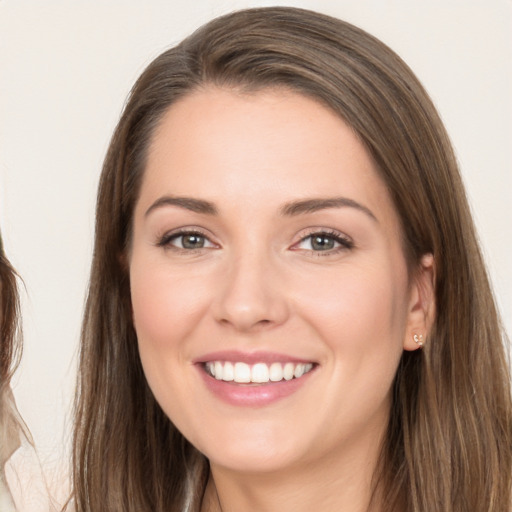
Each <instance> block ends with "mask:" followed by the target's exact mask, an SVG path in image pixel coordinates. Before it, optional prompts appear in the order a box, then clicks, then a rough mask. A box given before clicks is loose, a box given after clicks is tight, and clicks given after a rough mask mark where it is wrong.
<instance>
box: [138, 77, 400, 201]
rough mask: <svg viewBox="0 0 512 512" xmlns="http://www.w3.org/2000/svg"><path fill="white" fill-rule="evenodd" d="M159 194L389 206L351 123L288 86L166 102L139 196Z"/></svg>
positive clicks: (214, 91)
mask: <svg viewBox="0 0 512 512" xmlns="http://www.w3.org/2000/svg"><path fill="white" fill-rule="evenodd" d="M162 193H168V194H176V195H200V196H201V197H203V198H205V199H209V200H213V201H215V202H218V201H220V202H223V201H224V202H225V201H231V200H235V199H238V200H241V201H246V203H250V202H254V201H255V200H261V199H262V198H265V201H266V202H267V203H270V202H272V200H275V202H276V204H277V203H278V202H283V201H286V200H293V199H299V198H304V197H311V196H322V197H328V196H332V195H348V196H350V197H351V198H352V199H354V200H358V201H362V202H366V203H368V202H370V203H375V202H379V203H380V206H379V207H387V208H391V209H392V210H394V209H393V207H392V205H391V202H390V198H389V195H388V193H387V190H386V187H385V185H384V183H383V182H382V180H381V178H380V177H379V175H378V172H377V169H376V166H375V164H374V162H373V160H372V158H371V156H370V155H369V154H368V152H367V151H366V149H365V147H364V146H363V144H362V143H361V142H360V140H359V139H358V137H357V136H356V135H355V133H354V132H353V130H352V129H351V127H350V126H348V125H347V124H346V123H345V122H344V121H343V120H342V119H341V117H340V116H338V115H337V114H335V113H334V112H333V111H331V110H330V109H328V108H326V107H325V106H323V105H322V104H321V103H319V102H317V101H315V100H313V99H311V98H308V97H306V96H303V95H301V94H298V93H295V92H290V91H289V90H262V91H258V92H255V93H251V94H248V93H239V92H237V91H233V90H226V89H219V88H213V87H212V88H207V89H202V90H198V91H195V92H193V93H191V94H189V95H187V96H185V97H184V98H182V99H181V100H179V101H178V102H176V103H175V104H173V105H172V106H171V107H170V108H169V109H168V111H167V112H166V113H165V114H164V116H163V118H162V120H161V122H160V124H159V125H158V127H157V129H156V130H155V133H154V135H153V138H152V141H151V144H150V148H149V152H148V158H147V165H146V170H145V176H144V179H143V183H142V190H141V196H140V200H141V202H144V203H147V202H148V201H151V200H154V199H155V196H157V195H158V194H162Z"/></svg>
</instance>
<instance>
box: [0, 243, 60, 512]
mask: <svg viewBox="0 0 512 512" xmlns="http://www.w3.org/2000/svg"><path fill="white" fill-rule="evenodd" d="M16 279H17V276H16V272H15V271H14V269H13V267H12V266H11V264H10V263H9V260H8V259H7V257H6V255H5V252H4V248H3V243H2V238H1V237H0V510H2V512H16V511H17V512H28V511H30V512H37V511H41V512H48V511H50V510H55V509H54V508H53V505H52V503H51V500H50V498H49V493H48V489H47V486H46V483H45V481H44V478H43V474H42V471H41V466H40V464H39V459H38V457H37V455H36V452H35V450H34V446H33V442H32V437H31V435H30V432H29V430H28V428H27V426H26V425H25V423H24V421H23V419H22V418H21V416H20V414H19V412H18V409H17V408H16V403H15V401H14V397H13V394H12V390H11V378H12V375H13V373H14V371H15V370H16V368H17V366H18V364H19V361H20V357H21V326H20V314H19V309H20V308H19V298H18V290H17V285H16Z"/></svg>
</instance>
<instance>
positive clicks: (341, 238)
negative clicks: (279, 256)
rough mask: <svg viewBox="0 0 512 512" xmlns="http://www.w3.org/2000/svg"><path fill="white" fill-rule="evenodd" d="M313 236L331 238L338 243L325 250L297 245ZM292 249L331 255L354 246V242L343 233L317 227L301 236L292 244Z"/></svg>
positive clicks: (318, 254)
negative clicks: (336, 245) (317, 228)
mask: <svg viewBox="0 0 512 512" xmlns="http://www.w3.org/2000/svg"><path fill="white" fill-rule="evenodd" d="M314 237H319V238H324V239H329V240H333V241H334V242H335V243H337V244H339V245H338V247H334V248H332V249H327V250H324V251H322V250H317V251H315V250H314V249H300V248H299V247H298V246H299V245H300V244H301V243H303V242H305V241H306V240H308V239H311V240H312V239H313V238H314ZM293 247H294V248H295V249H294V250H304V251H307V252H309V253H311V254H314V255H315V256H319V257H320V256H332V255H334V254H338V253H339V252H342V251H346V250H350V249H353V248H354V242H353V241H352V240H351V239H350V238H348V237H347V236H345V235H343V234H342V233H340V232H339V231H334V230H325V229H319V230H315V231H312V232H310V233H308V234H307V235H306V236H304V237H302V238H301V239H300V240H299V241H298V242H297V243H296V244H294V246H293Z"/></svg>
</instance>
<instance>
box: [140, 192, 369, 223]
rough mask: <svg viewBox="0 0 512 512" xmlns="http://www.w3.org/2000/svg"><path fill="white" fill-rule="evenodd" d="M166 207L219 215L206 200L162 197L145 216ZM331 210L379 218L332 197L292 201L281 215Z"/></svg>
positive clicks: (351, 202) (359, 206)
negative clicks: (353, 211) (347, 210)
mask: <svg viewBox="0 0 512 512" xmlns="http://www.w3.org/2000/svg"><path fill="white" fill-rule="evenodd" d="M164 206H178V207H179V208H183V209H185V210H189V211H192V212H194V213H202V214H204V215H217V214H218V210H217V207H216V206H215V205H214V204H213V203H212V202H210V201H205V200H204V199H195V198H193V197H176V196H162V197H160V198H159V199H157V200H156V201H155V202H154V203H153V204H152V205H151V206H150V207H149V208H148V209H147V210H146V213H145V214H144V215H145V216H146V217H147V216H148V215H149V214H150V213H151V212H152V211H154V210H156V209H158V208H162V207H164ZM329 208H355V209H356V210H359V211H361V212H363V213H364V214H366V215H367V216H368V217H370V218H371V219H372V220H374V221H376V222H378V221H377V217H376V216H375V215H374V214H373V212H372V211H371V210H370V209H369V208H367V207H366V206H363V205H362V204H360V203H358V202H357V201H354V200H353V199H349V198H348V197H331V198H313V199H303V200H299V201H292V202H289V203H286V204H285V205H284V206H283V207H282V208H281V215H285V216H291V217H294V216H296V215H301V214H305V213H314V212H317V211H320V210H327V209H329Z"/></svg>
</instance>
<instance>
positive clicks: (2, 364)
mask: <svg viewBox="0 0 512 512" xmlns="http://www.w3.org/2000/svg"><path fill="white" fill-rule="evenodd" d="M16 280H17V274H16V271H15V270H14V268H13V267H12V265H11V264H10V262H9V260H8V259H7V256H6V255H5V252H4V247H3V242H2V237H1V236H0V400H3V398H4V393H5V391H6V390H7V389H8V387H9V383H10V381H11V377H12V374H13V373H14V371H15V370H16V368H17V366H18V364H19V362H20V358H21V350H22V345H21V329H20V324H19V318H20V314H19V310H20V304H19V295H18V287H17V282H16Z"/></svg>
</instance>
